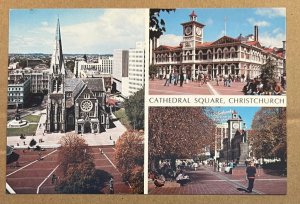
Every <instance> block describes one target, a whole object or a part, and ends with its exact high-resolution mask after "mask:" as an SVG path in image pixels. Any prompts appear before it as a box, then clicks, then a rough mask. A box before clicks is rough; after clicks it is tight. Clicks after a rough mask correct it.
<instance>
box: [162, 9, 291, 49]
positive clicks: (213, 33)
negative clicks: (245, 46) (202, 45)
mask: <svg viewBox="0 0 300 204" xmlns="http://www.w3.org/2000/svg"><path fill="white" fill-rule="evenodd" d="M193 10H194V11H195V13H196V15H197V16H198V17H197V18H198V22H199V23H202V24H204V25H205V27H204V42H213V41H216V40H217V39H219V38H220V37H222V36H224V34H225V18H226V35H227V36H229V37H234V38H236V37H238V36H239V35H240V34H242V35H243V36H246V35H248V34H253V32H254V25H258V29H259V41H260V43H261V44H262V45H263V46H266V47H270V46H271V47H282V41H283V40H285V39H286V10H285V8H247V9H244V8H236V9H232V8H225V9H223V8H222V9H215V8H209V9H192V8H191V9H176V10H175V12H170V13H167V12H161V14H160V17H161V18H162V19H163V20H164V21H165V23H166V32H165V33H164V35H163V36H161V38H160V44H161V45H170V46H176V45H179V43H180V41H181V40H182V26H181V23H184V22H188V21H189V15H190V14H191V13H192V11H193Z"/></svg>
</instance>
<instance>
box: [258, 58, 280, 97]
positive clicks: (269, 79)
mask: <svg viewBox="0 0 300 204" xmlns="http://www.w3.org/2000/svg"><path fill="white" fill-rule="evenodd" d="M275 68H276V67H275V65H274V62H273V61H272V60H271V59H270V58H268V59H267V62H266V64H264V65H262V66H261V75H260V78H261V80H262V84H263V85H264V90H265V91H271V89H272V87H273V85H274V83H275V77H276V76H275Z"/></svg>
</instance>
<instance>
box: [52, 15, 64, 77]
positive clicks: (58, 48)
mask: <svg viewBox="0 0 300 204" xmlns="http://www.w3.org/2000/svg"><path fill="white" fill-rule="evenodd" d="M50 71H51V73H53V74H63V75H64V74H65V67H64V57H63V52H62V43H61V34H60V23H59V18H58V19H57V26H56V35H55V45H54V50H53V54H52V58H51V65H50Z"/></svg>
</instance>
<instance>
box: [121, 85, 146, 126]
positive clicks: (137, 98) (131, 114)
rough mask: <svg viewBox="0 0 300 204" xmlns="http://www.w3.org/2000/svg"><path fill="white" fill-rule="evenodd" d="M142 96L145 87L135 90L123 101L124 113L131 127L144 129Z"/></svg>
mask: <svg viewBox="0 0 300 204" xmlns="http://www.w3.org/2000/svg"><path fill="white" fill-rule="evenodd" d="M144 96H145V89H144V88H143V89H141V90H139V91H137V92H136V93H135V94H134V95H132V96H130V97H129V98H128V99H126V100H125V101H124V108H125V113H126V115H127V116H128V118H129V120H130V123H131V125H132V126H133V129H134V130H135V129H144V109H145V106H144Z"/></svg>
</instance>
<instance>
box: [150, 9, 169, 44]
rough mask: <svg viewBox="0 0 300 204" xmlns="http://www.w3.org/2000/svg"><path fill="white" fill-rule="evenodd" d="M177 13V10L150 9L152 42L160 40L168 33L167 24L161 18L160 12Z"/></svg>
mask: <svg viewBox="0 0 300 204" xmlns="http://www.w3.org/2000/svg"><path fill="white" fill-rule="evenodd" d="M171 11H175V9H150V11H149V12H150V14H149V16H150V20H149V37H150V39H151V40H153V39H154V38H156V39H157V38H159V37H160V36H161V35H162V34H163V33H164V32H166V24H165V21H164V20H163V19H161V18H160V16H159V15H160V12H168V13H170V12H171Z"/></svg>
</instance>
